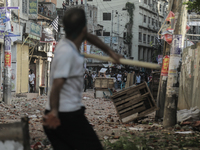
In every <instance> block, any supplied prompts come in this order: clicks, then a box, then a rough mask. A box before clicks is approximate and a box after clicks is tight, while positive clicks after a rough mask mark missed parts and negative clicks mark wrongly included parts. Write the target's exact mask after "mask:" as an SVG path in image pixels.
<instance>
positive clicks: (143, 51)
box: [88, 0, 167, 62]
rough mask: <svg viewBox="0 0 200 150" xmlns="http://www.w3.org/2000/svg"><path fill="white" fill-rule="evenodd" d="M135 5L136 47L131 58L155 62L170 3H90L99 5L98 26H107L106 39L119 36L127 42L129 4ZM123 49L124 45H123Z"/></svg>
mask: <svg viewBox="0 0 200 150" xmlns="http://www.w3.org/2000/svg"><path fill="white" fill-rule="evenodd" d="M127 2H130V3H133V4H134V6H135V9H134V11H133V27H132V41H131V44H132V47H131V51H130V52H129V51H127V53H129V57H130V58H133V59H135V60H143V61H149V62H151V61H152V60H151V58H152V55H153V52H154V50H155V48H154V47H152V46H151V45H155V44H156V42H157V41H156V37H157V33H158V30H159V29H160V27H161V25H162V23H163V22H164V19H165V18H164V17H165V15H166V13H167V12H166V6H167V2H166V1H161V2H160V1H158V0H131V1H130V0H129V1H128V0H125V1H121V0H115V1H113V0H89V1H88V4H91V5H95V6H98V19H97V20H98V24H101V25H102V26H103V36H119V37H121V38H124V39H126V36H127V34H129V33H127V32H128V31H127V23H128V22H129V20H130V15H129V13H128V12H127V10H126V8H125V5H126V3H127ZM119 47H120V46H119Z"/></svg>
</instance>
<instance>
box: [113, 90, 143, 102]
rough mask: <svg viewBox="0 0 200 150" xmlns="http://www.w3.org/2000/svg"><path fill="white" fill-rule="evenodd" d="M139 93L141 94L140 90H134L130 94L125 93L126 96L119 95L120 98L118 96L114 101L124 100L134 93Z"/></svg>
mask: <svg viewBox="0 0 200 150" xmlns="http://www.w3.org/2000/svg"><path fill="white" fill-rule="evenodd" d="M137 94H140V93H139V92H138V91H134V92H132V93H130V94H126V95H124V96H121V97H119V98H117V99H113V102H115V103H116V102H118V101H121V100H124V99H126V98H129V97H131V96H134V95H137ZM140 95H141V94H140Z"/></svg>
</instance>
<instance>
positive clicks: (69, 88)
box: [46, 38, 84, 112]
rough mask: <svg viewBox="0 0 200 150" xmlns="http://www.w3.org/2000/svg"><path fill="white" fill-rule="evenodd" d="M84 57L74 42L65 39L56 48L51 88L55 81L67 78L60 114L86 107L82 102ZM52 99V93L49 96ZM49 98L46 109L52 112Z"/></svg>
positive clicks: (61, 95)
mask: <svg viewBox="0 0 200 150" xmlns="http://www.w3.org/2000/svg"><path fill="white" fill-rule="evenodd" d="M83 64H84V57H83V56H82V55H81V54H80V53H79V52H78V50H77V47H76V46H75V45H74V43H73V42H71V41H70V40H68V39H66V38H64V39H61V40H60V41H59V43H58V45H57V46H56V49H55V53H54V58H53V61H52V64H51V73H50V87H51V86H52V84H53V80H54V79H58V78H66V81H65V83H64V85H63V87H62V89H61V91H60V101H59V102H60V103H59V112H73V111H76V110H79V109H80V108H81V107H82V106H84V105H83V104H82V102H81V100H82V90H83V83H84V79H83V75H84V68H83ZM48 95H49V98H50V93H49V94H48ZM49 98H48V101H47V104H46V109H47V110H50V99H49Z"/></svg>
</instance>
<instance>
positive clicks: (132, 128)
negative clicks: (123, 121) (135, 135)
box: [129, 127, 144, 131]
mask: <svg viewBox="0 0 200 150" xmlns="http://www.w3.org/2000/svg"><path fill="white" fill-rule="evenodd" d="M129 130H132V131H143V130H144V128H134V127H130V128H129Z"/></svg>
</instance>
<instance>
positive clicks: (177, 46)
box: [170, 35, 182, 55]
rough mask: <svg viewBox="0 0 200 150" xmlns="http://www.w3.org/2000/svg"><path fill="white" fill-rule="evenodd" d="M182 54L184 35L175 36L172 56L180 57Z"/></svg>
mask: <svg viewBox="0 0 200 150" xmlns="http://www.w3.org/2000/svg"><path fill="white" fill-rule="evenodd" d="M181 52H182V35H173V41H172V48H171V53H170V54H176V55H180V54H181Z"/></svg>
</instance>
